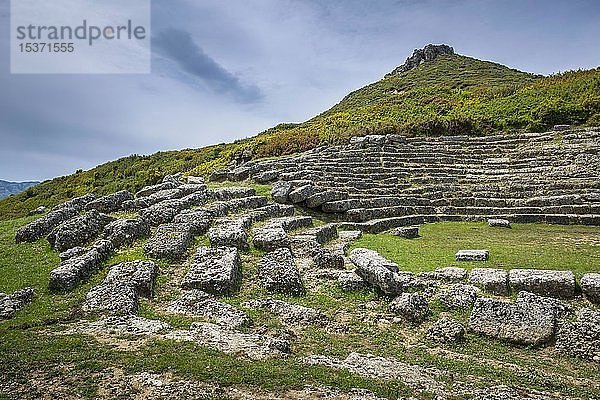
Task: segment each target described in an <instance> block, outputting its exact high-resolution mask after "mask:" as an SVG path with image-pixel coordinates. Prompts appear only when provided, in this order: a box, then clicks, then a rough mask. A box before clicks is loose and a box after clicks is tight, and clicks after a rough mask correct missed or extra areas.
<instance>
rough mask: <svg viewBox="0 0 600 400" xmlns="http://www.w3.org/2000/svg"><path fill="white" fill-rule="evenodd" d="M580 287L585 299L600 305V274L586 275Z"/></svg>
mask: <svg viewBox="0 0 600 400" xmlns="http://www.w3.org/2000/svg"><path fill="white" fill-rule="evenodd" d="M580 285H581V290H582V292H583V295H584V296H585V298H586V299H588V300H589V301H591V302H592V303H595V304H598V305H600V274H593V273H590V274H584V275H583V277H581V281H580Z"/></svg>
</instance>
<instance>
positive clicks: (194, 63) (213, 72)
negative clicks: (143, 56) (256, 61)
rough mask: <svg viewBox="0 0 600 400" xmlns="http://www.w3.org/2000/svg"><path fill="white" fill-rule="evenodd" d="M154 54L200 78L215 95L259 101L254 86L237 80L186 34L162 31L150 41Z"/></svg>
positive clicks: (182, 31) (258, 93)
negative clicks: (225, 94) (227, 95)
mask: <svg viewBox="0 0 600 400" xmlns="http://www.w3.org/2000/svg"><path fill="white" fill-rule="evenodd" d="M152 48H153V51H155V52H157V53H159V54H161V55H162V56H164V57H167V58H169V59H170V60H172V61H174V62H175V63H176V64H177V65H178V66H179V68H181V70H183V71H185V72H187V73H188V74H191V75H193V76H194V77H195V78H198V79H200V80H201V81H202V82H203V83H205V84H206V85H207V86H208V87H209V88H210V89H212V90H213V91H214V92H216V93H227V94H230V95H233V97H234V98H235V99H236V100H237V101H240V102H243V103H254V102H258V101H260V100H262V98H263V94H262V92H261V91H260V89H258V88H257V87H256V86H253V85H245V84H243V83H242V82H241V81H240V79H239V78H238V77H236V76H235V75H233V74H232V73H231V72H229V71H227V70H226V69H225V68H223V67H222V66H221V65H220V64H219V63H218V62H216V61H215V60H213V59H212V58H211V57H210V56H209V55H208V54H206V53H205V52H204V50H203V49H202V48H201V47H200V46H199V45H198V44H196V42H194V40H193V39H192V36H191V35H190V34H189V32H187V31H184V30H181V29H174V28H170V29H165V30H162V31H160V32H159V33H158V34H156V35H155V36H154V37H153V38H152Z"/></svg>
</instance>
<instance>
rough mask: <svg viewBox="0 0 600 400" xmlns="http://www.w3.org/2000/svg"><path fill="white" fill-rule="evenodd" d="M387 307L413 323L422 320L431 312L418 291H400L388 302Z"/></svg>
mask: <svg viewBox="0 0 600 400" xmlns="http://www.w3.org/2000/svg"><path fill="white" fill-rule="evenodd" d="M389 309H390V311H391V312H393V313H394V314H397V315H399V316H400V317H402V318H404V319H405V320H407V321H410V322H414V323H419V322H422V321H424V320H425V319H427V317H428V316H429V314H430V313H431V310H430V309H429V303H428V302H427V300H426V299H425V297H423V296H421V295H420V294H418V293H402V294H401V295H400V296H398V297H396V298H395V299H394V300H393V301H392V302H391V303H390V306H389Z"/></svg>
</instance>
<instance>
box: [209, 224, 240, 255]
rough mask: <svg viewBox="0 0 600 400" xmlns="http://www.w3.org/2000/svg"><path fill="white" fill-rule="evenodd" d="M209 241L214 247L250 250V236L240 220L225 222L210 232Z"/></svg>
mask: <svg viewBox="0 0 600 400" xmlns="http://www.w3.org/2000/svg"><path fill="white" fill-rule="evenodd" d="M208 239H209V240H210V245H211V246H213V247H237V248H238V249H242V250H246V249H248V247H249V246H248V234H247V233H246V230H245V226H244V223H243V222H242V221H240V220H223V221H220V222H218V224H217V225H215V226H213V227H212V228H210V229H209V230H208Z"/></svg>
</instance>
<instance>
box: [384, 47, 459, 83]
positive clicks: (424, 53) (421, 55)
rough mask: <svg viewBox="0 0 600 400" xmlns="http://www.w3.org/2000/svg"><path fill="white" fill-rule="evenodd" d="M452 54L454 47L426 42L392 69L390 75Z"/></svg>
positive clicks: (399, 73) (398, 73)
mask: <svg viewBox="0 0 600 400" xmlns="http://www.w3.org/2000/svg"><path fill="white" fill-rule="evenodd" d="M449 54H454V49H453V48H452V47H450V46H448V45H445V44H440V45H435V44H428V45H427V46H425V47H423V48H422V49H415V51H414V52H413V54H412V56H410V57H408V58H407V59H406V61H405V62H404V64H402V65H401V66H399V67H398V68H396V69H395V70H393V71H392V73H391V74H390V75H401V74H402V73H404V72H406V71H410V70H411V69H415V68H417V67H418V66H419V65H421V64H423V63H425V62H428V61H432V60H435V59H436V58H438V57H439V56H443V55H449Z"/></svg>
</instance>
